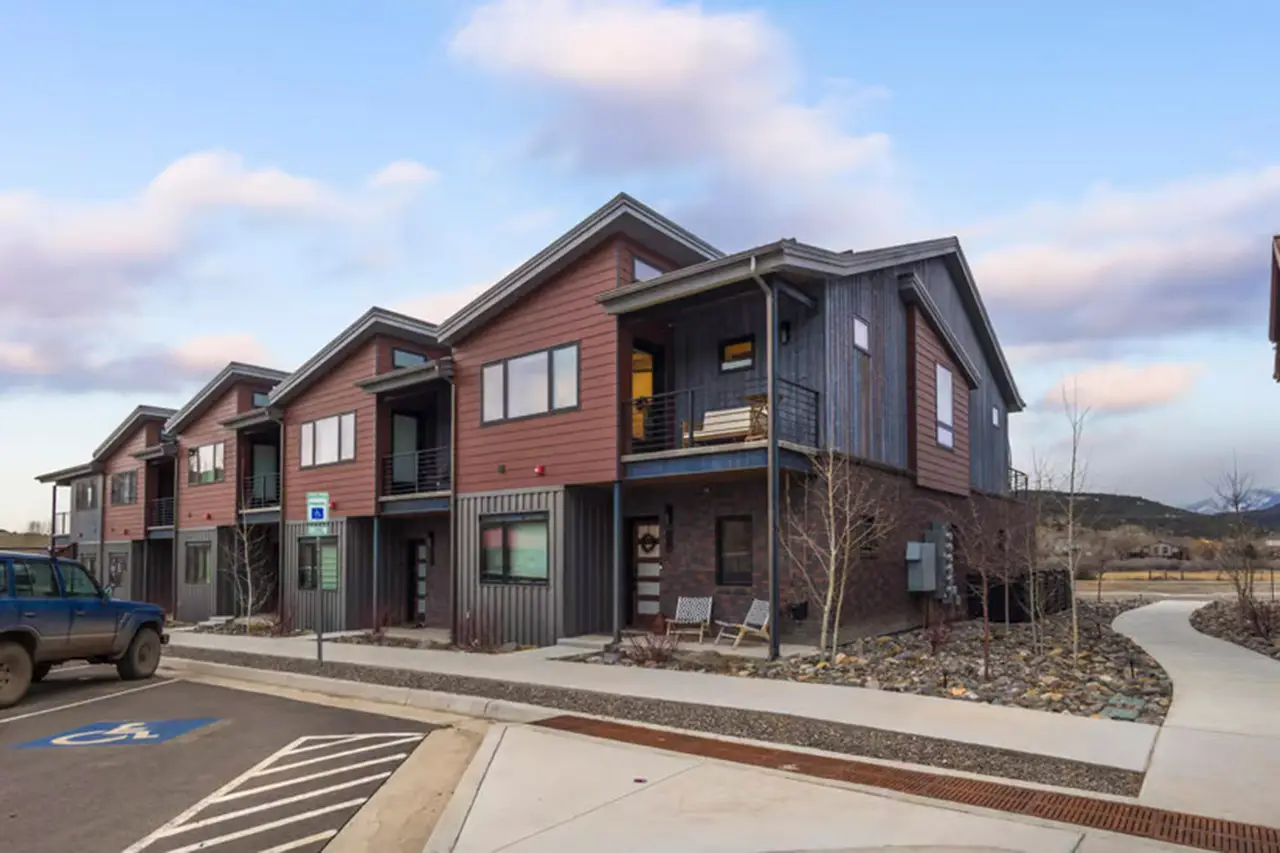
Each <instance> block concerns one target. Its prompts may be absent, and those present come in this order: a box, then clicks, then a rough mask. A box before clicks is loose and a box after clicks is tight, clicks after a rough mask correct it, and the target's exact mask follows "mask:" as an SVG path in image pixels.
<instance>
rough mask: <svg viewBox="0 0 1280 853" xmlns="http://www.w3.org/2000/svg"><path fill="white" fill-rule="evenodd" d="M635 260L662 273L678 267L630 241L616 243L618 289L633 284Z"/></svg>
mask: <svg viewBox="0 0 1280 853" xmlns="http://www.w3.org/2000/svg"><path fill="white" fill-rule="evenodd" d="M635 258H639V259H640V260H642V261H644V262H645V263H647V264H648V265H649V266H651V267H656V268H658V269H660V270H662V271H663V272H671V271H672V270H674V269H676V268H677V267H679V266H680V265H679V264H677V263H675V262H674V261H669V260H667V259H666V258H664V257H663V256H662V255H659V254H658V253H656V252H653V251H650V250H649V249H646V248H644V247H643V246H640V245H637V244H636V243H633V242H631V241H630V240H620V241H618V287H623V286H625V285H628V284H633V283H634V282H635V269H636V268H635V263H634V260H635Z"/></svg>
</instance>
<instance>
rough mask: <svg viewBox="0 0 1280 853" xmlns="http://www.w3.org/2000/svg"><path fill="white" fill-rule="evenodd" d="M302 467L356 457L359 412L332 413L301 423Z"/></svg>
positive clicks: (329, 463)
mask: <svg viewBox="0 0 1280 853" xmlns="http://www.w3.org/2000/svg"><path fill="white" fill-rule="evenodd" d="M298 446H299V448H300V449H301V457H300V458H301V466H302V467H303V468H311V467H314V466H316V465H333V464H334V463H335V462H350V461H351V460H352V459H355V458H356V413H355V412H347V413H346V414H343V415H332V416H330V417H327V418H320V419H319V420H316V421H308V422H307V423H305V424H303V425H302V434H301V442H300V443H299V445H298Z"/></svg>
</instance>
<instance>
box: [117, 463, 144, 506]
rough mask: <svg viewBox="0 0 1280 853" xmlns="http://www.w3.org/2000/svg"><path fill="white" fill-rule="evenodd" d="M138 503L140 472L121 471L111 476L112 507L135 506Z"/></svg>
mask: <svg viewBox="0 0 1280 853" xmlns="http://www.w3.org/2000/svg"><path fill="white" fill-rule="evenodd" d="M137 502H138V472H137V471H121V472H120V473H119V474H112V475H111V505H112V506H121V505H123V504H134V503H137Z"/></svg>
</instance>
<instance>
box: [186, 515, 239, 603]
mask: <svg viewBox="0 0 1280 853" xmlns="http://www.w3.org/2000/svg"><path fill="white" fill-rule="evenodd" d="M193 542H207V543H208V544H209V548H210V553H209V582H208V583H201V584H190V583H187V545H188V544H191V543H193ZM219 545H220V543H219V539H218V529H217V528H216V527H208V528H205V529H203V530H179V531H178V569H177V577H176V578H175V579H174V581H175V583H176V585H177V590H178V606H177V614H176V615H177V618H178V619H179V620H181V621H183V622H203V621H204V620H205V619H208V618H209V617H210V616H217V615H231V614H230V613H227V614H218V613H215V612H214V610H215V609H216V603H217V602H216V597H217V590H218V583H219V580H220V578H219V574H220V571H219V569H220V567H221V565H222V559H221V557H222V554H221V553H220V551H221V548H220V547H219Z"/></svg>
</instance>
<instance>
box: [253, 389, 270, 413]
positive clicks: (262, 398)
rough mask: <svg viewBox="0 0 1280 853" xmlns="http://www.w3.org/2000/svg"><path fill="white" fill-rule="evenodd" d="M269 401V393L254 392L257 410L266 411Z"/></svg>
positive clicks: (254, 402)
mask: <svg viewBox="0 0 1280 853" xmlns="http://www.w3.org/2000/svg"><path fill="white" fill-rule="evenodd" d="M268 399H269V395H268V394H267V392H266V391H254V392H253V407H254V408H255V409H265V408H266V407H267V400H268Z"/></svg>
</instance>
